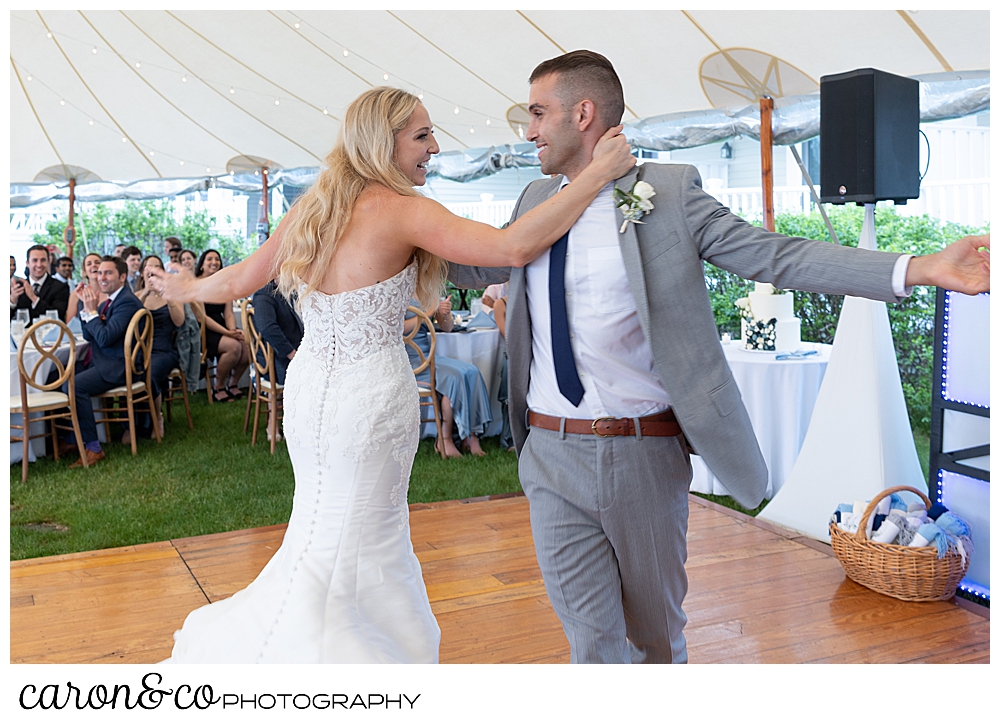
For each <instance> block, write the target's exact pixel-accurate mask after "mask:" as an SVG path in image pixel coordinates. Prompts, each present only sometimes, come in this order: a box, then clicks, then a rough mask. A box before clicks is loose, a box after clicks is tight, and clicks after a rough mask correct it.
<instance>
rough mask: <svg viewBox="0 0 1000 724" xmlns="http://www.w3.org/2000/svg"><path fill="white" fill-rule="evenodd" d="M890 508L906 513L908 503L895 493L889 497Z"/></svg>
mask: <svg viewBox="0 0 1000 724" xmlns="http://www.w3.org/2000/svg"><path fill="white" fill-rule="evenodd" d="M889 508H890V509H891V510H901V511H903V512H904V513H905V512H906V509H907V508H906V502H905V501H904V500H903V499H902V498H901V497H899V494H898V493H893V494H892V495H890V496H889Z"/></svg>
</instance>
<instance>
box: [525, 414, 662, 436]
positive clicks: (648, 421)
mask: <svg viewBox="0 0 1000 724" xmlns="http://www.w3.org/2000/svg"><path fill="white" fill-rule="evenodd" d="M562 421H563V418H561V417H551V416H549V415H542V414H541V413H538V412H534V411H532V410H529V411H528V424H529V425H530V426H531V427H540V428H541V429H543V430H555V431H556V432H558V431H559V428H560V423H561V422H562ZM565 422H566V426H565V428H564V430H565V431H566V432H568V433H570V434H573V435H597V436H598V437H614V436H615V435H629V436H632V435H635V421H634V419H633V418H631V417H622V418H616V417H599V418H597V419H596V420H571V419H569V418H566V419H565ZM639 426H640V427H639V430H640V431H641V433H642V435H649V436H650V437H673V436H674V435H680V434H681V426H680V425H678V424H677V418H676V417H674V411H673V410H667V411H666V412H661V413H659V414H657V415H649V416H648V417H640V418H639Z"/></svg>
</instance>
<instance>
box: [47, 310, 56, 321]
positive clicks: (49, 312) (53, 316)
mask: <svg viewBox="0 0 1000 724" xmlns="http://www.w3.org/2000/svg"><path fill="white" fill-rule="evenodd" d="M45 318H46V319H55V320H58V319H59V311H58V310H56V309H46V310H45Z"/></svg>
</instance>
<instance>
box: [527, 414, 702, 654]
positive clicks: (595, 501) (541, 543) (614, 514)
mask: <svg viewBox="0 0 1000 724" xmlns="http://www.w3.org/2000/svg"><path fill="white" fill-rule="evenodd" d="M518 472H519V475H520V478H521V486H522V487H523V488H524V492H525V495H526V496H527V498H528V502H529V504H530V508H531V531H532V535H533V536H534V539H535V552H536V554H537V556H538V564H539V567H540V568H541V571H542V576H543V577H544V579H545V590H546V592H547V593H548V596H549V599H550V600H551V602H552V605H553V607H554V608H555V611H556V614H557V615H558V616H559V620H560V621H561V622H562V626H563V630H564V631H565V633H566V638H568V639H569V643H570V661H571V663H678V664H679V663H687V647H686V644H685V641H684V633H683V629H684V624H685V623H686V622H687V617H686V616H685V615H684V612H683V610H682V609H681V604H682V603H683V600H684V595H685V594H686V593H687V575H686V574H685V572H684V562H685V560H686V559H687V540H686V537H687V520H688V498H687V495H688V487H689V485H690V482H691V464H690V460H689V456H688V450H687V448H686V446H685V443H684V440H683V438H682V437H649V436H644V437H642V438H636V437H624V436H617V437H607V438H600V437H597V436H595V435H573V434H562V433H559V432H556V431H549V430H542V429H540V428H531V429H530V431H529V433H528V439H527V441H526V442H525V445H524V448H523V450H522V451H521V455H520V458H519V471H518Z"/></svg>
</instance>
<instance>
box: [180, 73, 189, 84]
mask: <svg viewBox="0 0 1000 724" xmlns="http://www.w3.org/2000/svg"><path fill="white" fill-rule="evenodd" d="M187 82H188V77H187V76H186V75H182V76H181V83H187Z"/></svg>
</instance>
